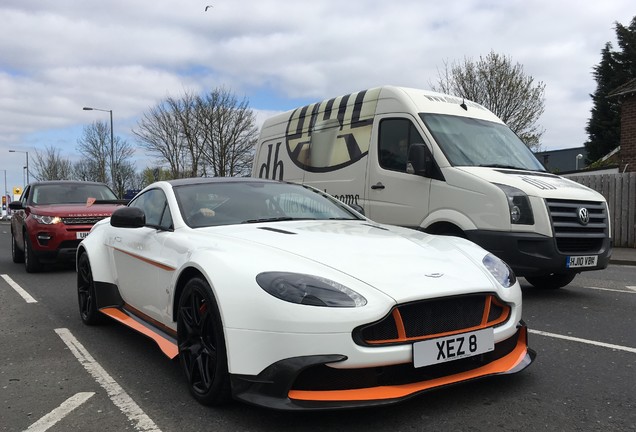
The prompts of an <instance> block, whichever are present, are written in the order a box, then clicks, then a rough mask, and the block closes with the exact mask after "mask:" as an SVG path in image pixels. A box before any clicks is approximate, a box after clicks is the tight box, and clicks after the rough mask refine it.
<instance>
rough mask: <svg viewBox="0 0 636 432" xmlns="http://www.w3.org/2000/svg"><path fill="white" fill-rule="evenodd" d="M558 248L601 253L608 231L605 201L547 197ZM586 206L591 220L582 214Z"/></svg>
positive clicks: (566, 251)
mask: <svg viewBox="0 0 636 432" xmlns="http://www.w3.org/2000/svg"><path fill="white" fill-rule="evenodd" d="M546 204H547V206H548V211H549V213H550V219H551V220H552V228H553V230H554V237H555V239H556V245H557V249H558V250H559V251H560V252H562V253H598V252H599V251H600V250H601V249H602V247H603V241H604V239H605V238H606V237H607V236H608V235H609V234H608V220H607V209H606V207H605V204H604V203H603V202H597V201H568V200H557V199H546ZM581 209H586V210H587V212H588V214H589V222H587V223H584V222H583V221H581V219H580V218H579V211H580V210H581Z"/></svg>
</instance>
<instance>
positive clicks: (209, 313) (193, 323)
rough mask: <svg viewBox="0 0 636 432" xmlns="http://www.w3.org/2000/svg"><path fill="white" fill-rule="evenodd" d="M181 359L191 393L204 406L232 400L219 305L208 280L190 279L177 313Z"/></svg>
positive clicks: (184, 289)
mask: <svg viewBox="0 0 636 432" xmlns="http://www.w3.org/2000/svg"><path fill="white" fill-rule="evenodd" d="M177 344H178V346H179V362H180V363H181V368H182V370H183V372H184V374H185V377H186V379H187V381H188V387H189V389H190V393H191V394H192V395H193V396H194V398H195V399H197V400H198V401H199V402H200V403H202V404H203V405H220V404H222V403H224V402H227V401H228V400H229V399H230V379H229V374H228V367H227V352H226V349H225V338H224V336H223V326H222V323H221V318H220V314H219V308H218V306H217V303H216V301H215V299H214V297H213V295H212V291H211V289H210V286H209V285H208V283H207V282H206V281H205V280H204V279H201V278H194V279H191V280H190V281H188V283H187V284H186V285H185V287H184V288H183V293H182V295H181V297H180V299H179V309H178V312H177Z"/></svg>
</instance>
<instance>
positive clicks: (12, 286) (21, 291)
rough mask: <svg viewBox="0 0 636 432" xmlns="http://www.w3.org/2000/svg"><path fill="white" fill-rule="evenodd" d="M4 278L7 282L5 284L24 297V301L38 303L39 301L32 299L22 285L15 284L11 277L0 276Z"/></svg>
mask: <svg viewBox="0 0 636 432" xmlns="http://www.w3.org/2000/svg"><path fill="white" fill-rule="evenodd" d="M0 276H2V279H4V280H5V282H7V283H8V284H9V285H10V286H11V288H13V289H14V290H16V292H17V293H18V294H20V296H22V298H23V299H24V301H26V302H27V303H37V302H38V301H37V300H36V299H34V298H33V297H31V294H29V293H28V292H26V291H25V290H24V289H23V288H22V287H21V286H20V285H18V284H17V283H15V282H14V281H13V279H11V278H10V277H9V275H6V274H3V275H0Z"/></svg>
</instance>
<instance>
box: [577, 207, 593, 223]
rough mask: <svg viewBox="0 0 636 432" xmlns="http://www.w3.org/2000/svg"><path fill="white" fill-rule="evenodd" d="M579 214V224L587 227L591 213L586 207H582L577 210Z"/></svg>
mask: <svg viewBox="0 0 636 432" xmlns="http://www.w3.org/2000/svg"><path fill="white" fill-rule="evenodd" d="M577 213H578V216H579V223H580V224H581V225H587V223H588V222H589V221H590V212H589V211H588V210H587V209H586V208H585V207H580V208H579V209H578V210H577Z"/></svg>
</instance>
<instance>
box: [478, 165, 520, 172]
mask: <svg viewBox="0 0 636 432" xmlns="http://www.w3.org/2000/svg"><path fill="white" fill-rule="evenodd" d="M479 166H480V167H485V168H508V169H516V170H523V171H528V169H527V168H522V167H518V166H514V165H505V164H480V165H479Z"/></svg>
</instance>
